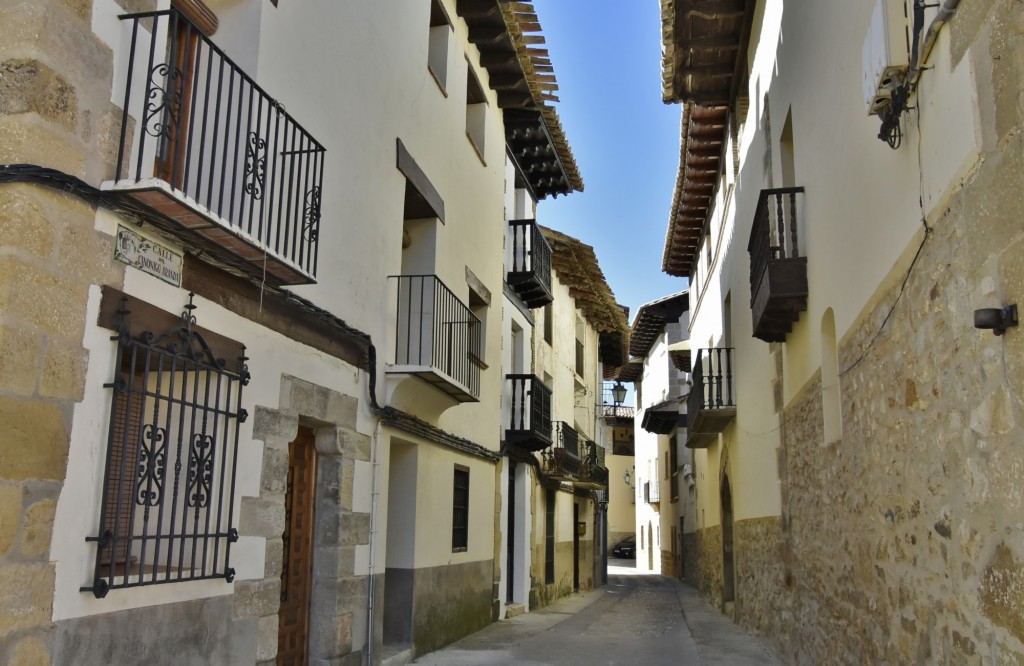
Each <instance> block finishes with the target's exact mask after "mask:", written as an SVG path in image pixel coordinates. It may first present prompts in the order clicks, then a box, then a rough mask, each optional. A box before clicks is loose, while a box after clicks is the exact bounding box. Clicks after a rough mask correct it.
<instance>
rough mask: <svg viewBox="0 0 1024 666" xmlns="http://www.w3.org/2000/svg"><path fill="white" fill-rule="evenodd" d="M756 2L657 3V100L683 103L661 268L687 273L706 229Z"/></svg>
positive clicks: (691, 0)
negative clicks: (659, 36) (659, 42)
mask: <svg viewBox="0 0 1024 666" xmlns="http://www.w3.org/2000/svg"><path fill="white" fill-rule="evenodd" d="M755 5H756V2H755V0H661V19H662V20H661V23H662V53H663V57H662V98H663V99H664V101H665V102H666V103H671V102H682V103H683V104H684V107H683V114H682V116H683V117H682V128H681V132H680V135H681V138H680V158H679V173H678V175H677V177H676V188H675V195H674V196H673V201H672V211H671V214H670V216H669V222H668V231H667V233H666V237H665V252H664V256H663V258H662V270H663V271H664V272H666V273H668V274H669V275H676V276H681V277H686V276H689V274H690V272H691V270H692V268H693V263H694V257H695V254H696V252H697V246H698V244H699V242H700V238H701V236H702V234H703V233H704V229H705V228H706V224H707V219H708V213H709V212H710V204H711V198H712V196H713V195H714V189H715V184H716V182H717V180H718V175H719V163H720V158H721V153H722V149H723V146H724V145H725V132H726V123H727V120H728V113H729V107H730V106H731V105H734V104H735V102H736V99H737V95H738V93H739V91H740V90H741V88H742V86H744V85H745V84H746V82H747V77H748V71H747V46H748V44H749V42H750V32H751V26H752V25H753V22H754V8H755Z"/></svg>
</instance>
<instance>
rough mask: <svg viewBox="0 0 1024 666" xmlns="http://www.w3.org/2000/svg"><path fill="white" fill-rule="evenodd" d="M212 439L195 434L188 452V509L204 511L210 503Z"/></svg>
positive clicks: (186, 490) (204, 435) (208, 436)
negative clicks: (193, 508)
mask: <svg viewBox="0 0 1024 666" xmlns="http://www.w3.org/2000/svg"><path fill="white" fill-rule="evenodd" d="M214 448H215V447H214V443H213V437H211V436H210V435H206V434H202V433H197V434H196V435H194V436H193V437H192V445H191V446H190V447H189V452H188V485H187V486H186V488H185V501H186V502H188V505H189V506H190V507H195V508H200V509H205V508H206V507H207V506H208V505H209V503H210V487H211V485H212V481H213V453H214Z"/></svg>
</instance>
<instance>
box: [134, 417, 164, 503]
mask: <svg viewBox="0 0 1024 666" xmlns="http://www.w3.org/2000/svg"><path fill="white" fill-rule="evenodd" d="M166 434H167V433H166V431H165V430H164V429H163V428H159V427H157V426H154V425H152V424H151V423H147V424H146V425H145V426H144V427H143V429H142V436H141V438H140V439H139V470H138V478H137V479H136V480H135V502H136V504H139V505H141V506H146V507H154V506H158V505H159V504H160V499H161V498H162V497H163V490H164V472H165V471H166V466H167V449H166V446H165V445H164V440H165V438H166ZM147 442H148V444H147Z"/></svg>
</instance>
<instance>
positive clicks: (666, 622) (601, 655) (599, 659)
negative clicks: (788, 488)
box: [413, 560, 778, 666]
mask: <svg viewBox="0 0 1024 666" xmlns="http://www.w3.org/2000/svg"><path fill="white" fill-rule="evenodd" d="M628 564H629V563H628V562H626V561H622V560H611V561H610V566H609V569H608V573H609V577H608V584H607V585H606V586H604V587H601V588H598V589H597V590H593V591H590V592H584V593H581V594H575V595H573V596H572V597H570V598H568V599H565V600H563V601H560V602H558V603H555V604H552V605H551V606H548V607H546V608H541V609H538V610H535V611H532V612H530V613H526V614H524V615H520V616H517V617H514V618H512V619H510V620H505V621H503V622H498V623H496V624H493V625H491V626H489V627H487V628H486V629H484V630H482V631H479V632H477V633H475V634H472V635H471V636H467V637H466V638H464V639H462V640H460V641H458V642H456V643H453V644H452V645H450V646H448V647H447V648H445V649H443V650H439V651H437V652H433V653H430V654H427V655H423V656H421V657H420V658H419V659H417V660H415V661H414V662H413V663H415V664H422V665H424V666H486V665H488V664H516V665H517V666H543V665H554V664H557V665H559V666H571V665H573V664H580V665H584V664H585V665H587V666H596V665H599V664H609V665H611V664H644V665H645V666H657V665H660V664H666V665H667V664H681V665H686V666H689V665H693V666H724V665H726V664H728V665H729V666H777V664H778V662H777V661H776V660H775V659H774V658H773V657H772V655H771V654H770V653H769V652H768V650H767V649H766V648H765V647H764V645H763V644H762V643H761V642H760V641H758V640H757V639H756V638H754V637H752V636H750V635H748V634H747V633H746V632H744V631H743V630H742V629H740V628H739V627H737V626H736V625H735V624H733V623H732V621H730V620H729V618H727V617H726V616H724V615H722V614H721V613H720V612H719V611H718V610H716V609H715V608H713V607H711V606H710V605H709V604H708V603H707V602H705V601H704V600H703V599H701V598H700V596H699V595H698V594H697V592H696V590H695V589H694V588H693V587H691V586H689V585H686V584H684V583H680V582H679V581H677V580H674V579H672V578H668V577H664V576H645V575H636V574H635V571H634V570H633V569H632V568H631V567H629V566H625V565H628Z"/></svg>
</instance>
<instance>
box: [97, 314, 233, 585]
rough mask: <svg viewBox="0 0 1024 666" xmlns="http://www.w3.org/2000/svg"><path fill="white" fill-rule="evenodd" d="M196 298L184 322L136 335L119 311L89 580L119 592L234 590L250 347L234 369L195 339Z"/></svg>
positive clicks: (201, 338) (197, 334) (199, 339)
mask: <svg viewBox="0 0 1024 666" xmlns="http://www.w3.org/2000/svg"><path fill="white" fill-rule="evenodd" d="M196 307H197V306H196V305H195V304H194V303H193V294H189V301H188V304H187V305H185V309H184V311H183V312H182V313H181V321H180V323H178V324H176V325H175V326H173V327H172V328H171V329H170V330H168V331H166V332H164V333H163V334H160V335H156V334H154V333H152V332H150V331H144V332H142V333H140V334H138V335H133V334H132V332H131V328H130V326H129V319H128V316H129V315H130V314H131V312H130V311H128V310H127V299H122V300H121V307H120V309H119V310H118V312H117V314H118V333H117V335H115V336H112V337H111V340H113V341H116V342H117V355H116V361H115V368H116V370H115V377H114V380H113V381H112V382H110V383H108V384H104V388H108V389H111V391H112V393H113V395H112V400H111V411H110V424H109V429H108V435H107V450H106V465H105V471H104V481H103V500H102V504H101V507H100V521H99V522H100V527H99V533H98V534H97V535H96V536H90V537H86V541H89V542H94V543H96V546H97V552H96V567H95V575H94V578H93V582H92V584H91V585H89V586H84V587H82V588H81V590H82V591H83V592H92V593H93V595H95V596H96V597H97V598H103V597H105V596H106V594H107V592H108V591H109V590H111V589H116V588H127V587H138V586H143V585H155V584H160V583H176V582H184V581H192V580H204V579H224V580H225V581H227V582H229V583H230V582H231V581H233V580H234V577H235V570H234V569H233V568H232V567H231V566H230V555H231V544H233V543H235V542H236V541H238V530H237V529H236V528H235V526H234V518H235V516H234V495H235V470H236V466H237V459H238V453H239V447H238V443H239V432H238V430H239V426H240V424H242V423H244V422H245V421H246V419H247V417H248V414H247V412H246V410H245V409H243V408H242V406H241V404H242V388H243V387H244V386H246V385H248V383H249V379H250V375H249V369H248V366H247V365H246V361H247V360H248V358H247V357H246V356H245V347H244V346H243V347H241V355H240V356H239V358H238V359H237V360H236V362H235V364H234V367H232V368H228V364H227V362H226V361H225V360H224V359H218V358H216V357H215V356H214V353H213V351H212V350H211V349H210V347H209V345H208V344H207V343H206V340H204V339H203V336H202V335H201V334H200V333H199V332H197V331H196V330H194V327H195V324H196V317H195V314H194V311H195V309H196Z"/></svg>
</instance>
